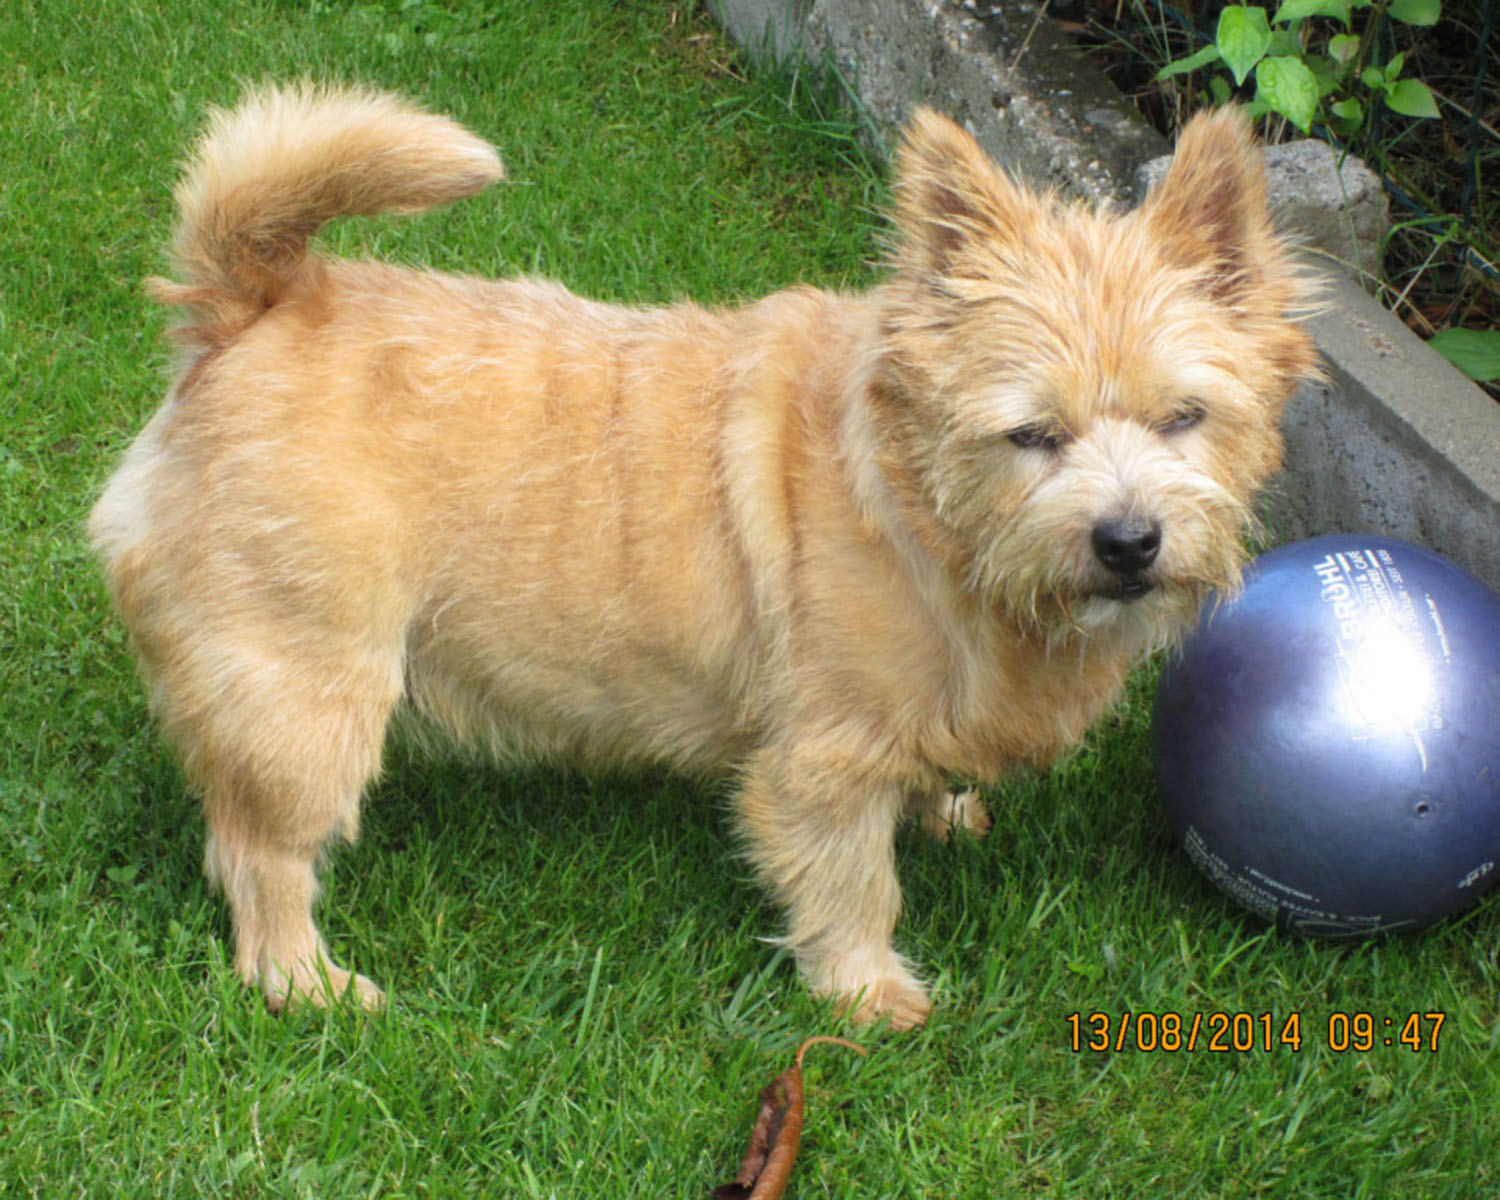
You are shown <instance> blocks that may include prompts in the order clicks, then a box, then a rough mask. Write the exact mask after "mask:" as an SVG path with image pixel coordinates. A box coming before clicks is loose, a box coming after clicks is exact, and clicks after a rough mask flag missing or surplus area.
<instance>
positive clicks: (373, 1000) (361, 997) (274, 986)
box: [260, 958, 385, 1012]
mask: <svg viewBox="0 0 1500 1200" xmlns="http://www.w3.org/2000/svg"><path fill="white" fill-rule="evenodd" d="M260 987H261V991H263V992H264V993H265V996H266V1007H268V1008H269V1009H270V1010H271V1011H272V1012H281V1011H282V1010H283V1009H293V1008H300V1007H302V1006H303V1005H307V1004H311V1005H313V1006H314V1007H316V1008H328V1007H329V1006H330V1005H334V1004H339V1003H342V1002H343V1000H344V998H345V997H346V996H352V998H353V1000H354V1002H355V1003H356V1004H358V1005H359V1006H360V1007H361V1008H362V1009H364V1010H365V1011H366V1012H378V1011H379V1010H380V1009H382V1008H384V1007H385V993H384V992H383V991H381V990H380V988H379V987H378V986H377V985H376V984H375V982H374V981H373V980H370V979H367V978H366V977H365V976H363V975H358V974H356V973H355V972H353V971H346V970H344V968H343V967H340V966H336V965H334V964H333V963H332V962H330V961H329V960H328V959H326V958H319V959H317V960H316V961H315V962H308V961H307V960H306V959H299V960H298V961H297V963H296V965H295V966H293V967H292V969H291V970H290V971H287V970H285V969H284V968H282V967H281V965H280V964H278V963H268V964H267V965H266V966H264V967H263V968H262V969H261V972H260Z"/></svg>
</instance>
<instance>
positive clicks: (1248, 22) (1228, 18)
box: [1214, 4, 1271, 85]
mask: <svg viewBox="0 0 1500 1200" xmlns="http://www.w3.org/2000/svg"><path fill="white" fill-rule="evenodd" d="M1214 40H1215V41H1216V42H1217V43H1218V46H1219V53H1220V54H1221V55H1223V56H1224V63H1225V65H1226V66H1227V67H1228V68H1229V70H1230V71H1231V72H1232V73H1233V75H1234V82H1235V84H1236V85H1238V84H1242V83H1244V82H1245V80H1246V79H1247V78H1249V76H1250V72H1251V71H1252V70H1254V69H1255V64H1256V63H1258V62H1259V61H1260V60H1261V59H1262V58H1263V57H1264V56H1265V53H1266V50H1267V49H1268V48H1269V47H1270V45H1271V24H1270V22H1269V21H1267V20H1266V10H1265V9H1263V8H1247V7H1246V6H1245V5H1243V4H1231V5H1230V6H1229V7H1228V8H1226V9H1225V10H1224V11H1223V12H1221V13H1220V14H1219V28H1218V33H1217V35H1216V36H1215V39H1214Z"/></svg>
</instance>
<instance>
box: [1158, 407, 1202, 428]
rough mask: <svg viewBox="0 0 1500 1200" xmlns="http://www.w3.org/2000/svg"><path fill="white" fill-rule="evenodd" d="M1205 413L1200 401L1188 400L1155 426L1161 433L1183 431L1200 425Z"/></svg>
mask: <svg viewBox="0 0 1500 1200" xmlns="http://www.w3.org/2000/svg"><path fill="white" fill-rule="evenodd" d="M1207 415H1208V410H1207V409H1205V408H1204V407H1203V405H1202V403H1201V402H1200V401H1197V400H1189V401H1187V403H1185V404H1183V405H1181V406H1180V407H1179V408H1178V409H1177V411H1176V412H1174V413H1173V414H1172V415H1171V416H1170V417H1168V418H1167V419H1166V420H1165V421H1162V422H1161V423H1160V424H1159V425H1157V427H1156V428H1157V429H1158V430H1160V431H1161V432H1162V433H1184V432H1186V431H1187V430H1189V429H1192V428H1194V427H1195V426H1197V425H1201V424H1202V423H1203V418H1204V417H1205V416H1207Z"/></svg>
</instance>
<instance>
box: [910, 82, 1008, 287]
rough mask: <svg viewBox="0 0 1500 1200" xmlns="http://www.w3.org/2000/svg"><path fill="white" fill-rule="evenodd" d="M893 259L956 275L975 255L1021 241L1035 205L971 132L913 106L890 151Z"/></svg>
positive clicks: (921, 270)
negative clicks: (895, 233) (896, 236)
mask: <svg viewBox="0 0 1500 1200" xmlns="http://www.w3.org/2000/svg"><path fill="white" fill-rule="evenodd" d="M895 193H896V224H897V227H898V228H899V230H900V233H901V245H900V247H899V250H898V259H899V261H901V262H902V263H903V264H905V265H908V266H910V267H912V268H914V269H915V270H917V271H918V272H919V273H921V274H923V275H927V276H943V275H948V274H950V273H953V272H954V271H956V270H957V271H961V269H962V268H961V263H962V260H963V259H964V258H965V257H966V256H967V255H968V254H970V253H972V252H973V251H975V250H978V249H981V248H984V247H991V248H993V247H994V246H995V244H996V243H997V242H1006V241H1010V240H1013V239H1015V238H1017V237H1019V236H1021V235H1022V232H1023V230H1024V228H1025V227H1026V225H1027V224H1028V223H1029V220H1030V216H1031V214H1032V213H1033V212H1034V210H1035V204H1034V202H1032V201H1031V199H1030V197H1029V196H1028V195H1027V194H1026V193H1024V192H1023V191H1022V190H1021V189H1020V188H1018V187H1016V185H1015V184H1013V183H1012V182H1011V181H1010V180H1009V179H1008V178H1006V176H1005V174H1004V173H1003V172H1002V171H1000V170H999V169H998V168H997V167H996V166H995V165H994V164H993V163H992V162H991V161H990V159H989V156H988V155H986V154H985V152H984V151H983V150H981V149H980V147H979V143H978V142H976V141H975V140H974V138H973V136H972V135H971V134H969V133H968V132H967V131H965V130H963V129H960V128H959V127H958V126H957V125H955V124H954V123H953V122H952V121H950V120H949V119H948V118H947V117H945V116H942V115H941V114H939V113H936V112H934V111H933V110H932V109H930V108H919V109H917V111H916V112H915V114H913V116H912V120H911V124H910V125H908V126H907V129H906V134H905V137H904V138H903V139H902V142H901V146H900V149H899V150H898V151H897V153H896V166H895Z"/></svg>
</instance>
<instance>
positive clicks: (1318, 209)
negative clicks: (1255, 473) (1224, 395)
mask: <svg viewBox="0 0 1500 1200" xmlns="http://www.w3.org/2000/svg"><path fill="white" fill-rule="evenodd" d="M710 7H711V9H713V11H714V12H715V15H716V16H717V17H718V18H719V20H720V21H721V22H722V23H723V24H724V26H725V28H726V29H727V30H728V32H729V34H730V36H731V37H733V38H735V39H736V40H737V41H738V42H739V43H740V44H741V45H742V46H744V47H746V49H747V50H749V51H750V52H751V53H752V54H765V53H770V54H773V55H775V56H777V57H779V58H783V59H786V58H790V57H796V58H800V59H802V60H805V61H809V62H812V63H815V64H816V63H824V62H828V63H832V64H833V65H834V66H835V67H836V69H837V70H838V71H839V73H840V74H841V75H842V77H843V78H844V80H845V82H846V83H847V84H848V85H849V87H850V88H851V91H852V92H853V94H854V95H855V97H856V99H857V102H858V103H859V104H860V105H861V106H862V107H863V108H864V110H865V111H866V112H867V113H868V114H869V115H870V116H871V117H872V118H874V120H875V121H876V122H878V123H883V124H884V125H885V126H886V127H887V128H888V129H895V128H898V127H899V126H900V125H901V124H902V123H903V122H904V120H905V119H906V117H907V115H908V114H909V113H910V111H911V109H912V108H913V107H914V106H915V105H917V104H930V105H932V106H933V107H935V108H938V109H940V110H941V111H943V112H946V113H947V114H948V115H950V116H952V117H953V118H954V119H956V120H958V121H959V122H960V123H961V124H963V125H964V126H966V127H967V128H968V129H969V130H970V131H971V132H972V133H974V135H975V136H976V137H977V138H978V140H979V142H980V144H981V145H982V146H984V148H985V149H986V150H987V151H988V152H989V153H990V154H992V155H993V156H994V157H995V158H996V159H997V160H999V161H1000V162H1003V163H1005V164H1006V166H1007V167H1008V168H1010V169H1011V170H1013V171H1015V172H1016V173H1017V174H1019V175H1021V176H1022V177H1024V178H1026V179H1028V180H1030V181H1031V182H1033V183H1034V184H1039V185H1041V186H1053V187H1057V188H1059V189H1060V190H1061V191H1063V192H1065V193H1069V194H1073V195H1077V196H1081V197H1084V198H1086V199H1088V200H1091V201H1094V202H1102V203H1124V202H1128V201H1132V200H1134V199H1136V198H1138V196H1139V194H1140V192H1141V189H1142V187H1143V185H1144V184H1145V183H1146V182H1147V181H1148V180H1149V179H1150V178H1151V177H1152V172H1153V171H1160V170H1161V169H1162V167H1161V166H1160V164H1157V165H1155V166H1152V165H1151V160H1153V159H1157V158H1160V157H1161V156H1162V155H1164V154H1165V152H1166V150H1167V146H1166V144H1165V142H1164V141H1163V140H1162V139H1161V138H1160V137H1159V136H1158V135H1157V134H1156V133H1155V132H1154V131H1153V130H1151V129H1149V128H1148V127H1147V126H1146V125H1145V124H1144V122H1142V121H1141V120H1140V118H1139V117H1138V116H1137V115H1136V114H1135V112H1134V111H1133V110H1132V109H1131V108H1130V106H1129V105H1128V104H1127V103H1126V102H1125V101H1124V99H1123V98H1122V97H1121V96H1119V94H1118V93H1117V92H1115V90H1114V89H1113V87H1112V86H1111V85H1109V83H1108V82H1107V81H1105V80H1104V79H1103V78H1102V76H1100V75H1099V74H1098V73H1097V72H1095V71H1094V70H1093V69H1092V68H1090V67H1089V66H1088V65H1087V64H1086V63H1084V62H1083V61H1082V59H1081V57H1080V55H1079V53H1078V51H1077V50H1076V48H1074V47H1073V46H1072V45H1071V44H1070V43H1069V42H1068V40H1067V38H1066V37H1065V36H1064V35H1063V34H1062V32H1061V31H1060V30H1059V29H1057V27H1056V26H1054V25H1053V24H1052V23H1051V22H1050V21H1048V20H1047V19H1045V16H1044V14H1042V13H1040V12H1039V9H1038V7H1037V5H1036V4H1034V3H1030V2H1026V0H1012V2H1008V3H1005V4H1003V5H1001V4H980V3H977V2H974V0H969V2H961V0H710ZM1267 166H1268V171H1269V175H1270V186H1271V192H1272V203H1273V208H1274V211H1275V213H1276V216H1277V219H1278V221H1280V222H1281V223H1282V225H1283V227H1284V228H1286V229H1288V230H1289V231H1291V232H1294V233H1295V234H1296V235H1297V236H1298V237H1299V238H1300V239H1301V240H1302V241H1303V242H1304V243H1305V244H1307V245H1308V246H1310V247H1314V248H1317V249H1318V250H1320V251H1321V257H1322V260H1323V261H1324V262H1325V263H1326V262H1327V261H1330V260H1331V261H1335V262H1339V263H1342V264H1345V265H1346V266H1348V267H1349V268H1350V270H1351V272H1354V274H1346V273H1342V272H1339V271H1333V272H1331V273H1330V272H1328V271H1327V270H1326V269H1325V268H1321V267H1320V268H1319V269H1320V270H1322V272H1323V273H1324V275H1325V288H1324V294H1323V305H1322V308H1321V311H1320V312H1319V313H1318V314H1317V315H1316V316H1314V317H1313V318H1311V320H1310V322H1309V327H1310V329H1311V331H1312V333H1313V336H1314V337H1315V338H1316V339H1317V343H1318V346H1319V348H1320V350H1321V351H1322V352H1323V355H1324V358H1325V360H1326V364H1327V369H1328V382H1327V384H1326V385H1318V386H1313V385H1309V386H1307V387H1304V388H1303V389H1302V391H1301V392H1300V393H1299V394H1298V396H1297V397H1296V398H1295V399H1294V401H1293V402H1292V404H1291V406H1290V407H1289V410H1288V412H1287V416H1286V420H1285V423H1284V429H1285V432H1286V437H1287V459H1286V467H1285V470H1284V471H1283V473H1282V476H1281V478H1280V479H1279V480H1278V483H1277V486H1276V487H1275V489H1274V497H1273V501H1272V505H1271V511H1270V522H1271V525H1272V528H1273V529H1275V530H1276V532H1277V533H1278V534H1279V535H1280V536H1283V537H1288V538H1293V537H1306V536H1311V535H1313V534H1316V533H1325V532H1330V531H1334V530H1349V531H1358V532H1372V533H1382V534H1387V535H1390V536H1394V537H1405V538H1409V539H1411V540H1413V541H1418V542H1421V543H1423V544H1424V545H1427V546H1430V547H1431V548H1432V549H1434V550H1437V551H1438V552H1439V553H1441V554H1445V555H1447V556H1448V557H1450V558H1452V559H1454V560H1455V561H1457V562H1459V563H1462V564H1463V565H1464V566H1466V567H1467V568H1468V569H1469V570H1471V571H1473V572H1474V573H1475V574H1476V575H1478V576H1479V577H1480V578H1481V579H1484V580H1485V581H1486V582H1487V583H1488V584H1489V585H1490V586H1491V587H1494V588H1497V589H1500V405H1496V404H1495V403H1494V402H1493V401H1492V400H1491V399H1490V398H1489V397H1488V396H1487V395H1485V394H1484V393H1483V392H1481V391H1480V390H1479V389H1478V388H1476V387H1475V386H1474V385H1473V384H1472V383H1470V382H1469V381H1468V380H1467V379H1466V378H1464V376H1463V375H1462V374H1460V373H1459V372H1458V371H1457V370H1455V369H1454V368H1453V367H1452V366H1451V365H1450V364H1449V363H1448V362H1447V361H1446V360H1444V359H1443V358H1441V357H1440V356H1439V355H1438V354H1436V353H1435V352H1434V351H1432V350H1430V349H1429V348H1428V347H1427V346H1426V345H1425V344H1423V343H1422V341H1421V340H1420V339H1419V338H1417V337H1416V336H1415V335H1413V334H1412V333H1411V332H1410V331H1409V330H1408V329H1407V328H1406V327H1405V326H1404V325H1402V324H1401V322H1400V321H1399V320H1397V319H1396V318H1395V317H1394V316H1392V315H1391V314H1390V313H1389V312H1387V311H1386V310H1384V309H1382V308H1381V307H1380V306H1379V305H1378V304H1376V303H1375V302H1374V301H1373V300H1372V299H1371V298H1370V297H1369V296H1367V295H1366V294H1365V293H1364V292H1363V291H1362V290H1361V289H1360V287H1359V286H1358V284H1357V283H1356V282H1354V279H1355V278H1356V277H1357V268H1358V265H1359V264H1360V263H1361V262H1362V261H1368V260H1369V258H1370V256H1371V254H1372V248H1373V247H1375V246H1378V244H1379V239H1380V238H1381V237H1382V236H1383V234H1384V231H1385V229H1386V225H1387V221H1388V217H1387V213H1386V208H1385V200H1384V196H1383V195H1382V194H1381V191H1380V187H1379V183H1378V180H1375V178H1374V176H1373V175H1372V174H1371V173H1370V172H1369V171H1368V170H1366V169H1365V168H1363V167H1362V166H1360V165H1359V164H1358V163H1356V162H1354V161H1353V160H1345V161H1343V162H1340V161H1338V160H1336V159H1335V158H1334V157H1333V155H1332V153H1331V152H1330V151H1329V149H1328V148H1327V147H1326V146H1323V145H1321V144H1320V143H1312V144H1305V143H1297V144H1293V145H1291V146H1289V147H1276V148H1272V149H1271V150H1269V151H1268V154H1267Z"/></svg>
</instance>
